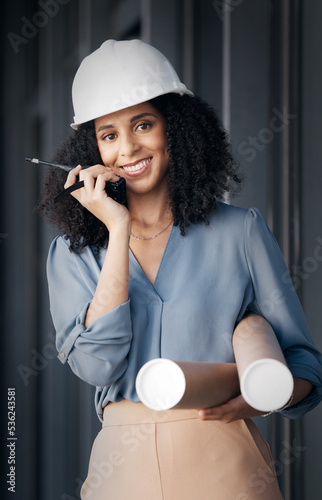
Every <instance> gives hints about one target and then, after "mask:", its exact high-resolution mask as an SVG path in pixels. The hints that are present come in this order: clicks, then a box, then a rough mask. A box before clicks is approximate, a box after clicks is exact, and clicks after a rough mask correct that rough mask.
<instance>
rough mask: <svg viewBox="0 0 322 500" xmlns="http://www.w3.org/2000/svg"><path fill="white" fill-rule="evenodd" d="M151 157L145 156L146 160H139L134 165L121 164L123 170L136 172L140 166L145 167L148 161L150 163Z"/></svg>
mask: <svg viewBox="0 0 322 500" xmlns="http://www.w3.org/2000/svg"><path fill="white" fill-rule="evenodd" d="M150 161H151V158H147V159H146V160H143V161H140V162H139V163H137V164H136V165H132V166H131V167H126V166H123V168H124V170H125V172H136V171H137V170H141V168H143V167H145V166H146V165H147V164H148V163H150Z"/></svg>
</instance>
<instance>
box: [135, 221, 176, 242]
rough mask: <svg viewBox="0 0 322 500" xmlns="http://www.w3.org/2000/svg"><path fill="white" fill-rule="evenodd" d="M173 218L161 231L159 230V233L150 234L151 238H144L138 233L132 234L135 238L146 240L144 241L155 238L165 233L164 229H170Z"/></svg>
mask: <svg viewBox="0 0 322 500" xmlns="http://www.w3.org/2000/svg"><path fill="white" fill-rule="evenodd" d="M172 222H173V221H172V220H170V222H169V224H167V225H166V226H165V227H164V228H163V229H161V231H159V232H158V233H157V234H155V235H154V236H150V237H149V238H143V237H142V236H137V235H136V234H133V233H131V236H132V238H134V239H135V240H144V241H147V240H154V238H156V237H157V236H159V235H160V234H162V233H164V231H166V230H167V229H168V227H169V226H170V225H171V224H172Z"/></svg>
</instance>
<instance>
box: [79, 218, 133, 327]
mask: <svg viewBox="0 0 322 500" xmlns="http://www.w3.org/2000/svg"><path fill="white" fill-rule="evenodd" d="M129 233H130V227H129V225H128V224H124V225H122V226H120V227H117V228H116V229H115V230H113V231H111V232H110V235H109V242H108V248H107V251H106V256H105V260H104V264H103V267H102V270H101V274H100V278H99V281H98V284H97V287H96V291H95V294H94V297H93V300H92V302H91V305H90V306H89V308H88V311H87V314H86V318H85V327H86V328H88V327H89V326H90V325H91V324H92V323H93V322H94V321H95V320H96V319H97V318H99V317H101V316H103V315H104V314H107V313H108V312H110V311H112V310H113V309H115V308H116V307H118V306H119V305H121V304H124V302H126V301H127V300H128V282H129Z"/></svg>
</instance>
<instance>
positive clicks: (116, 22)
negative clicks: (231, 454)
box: [0, 0, 322, 500]
mask: <svg viewBox="0 0 322 500" xmlns="http://www.w3.org/2000/svg"><path fill="white" fill-rule="evenodd" d="M0 9H1V10H0V15H1V35H2V43H1V75H0V84H1V97H2V99H1V116H2V120H1V134H0V137H1V143H0V144H1V171H0V175H1V178H0V206H1V218H0V266H1V269H0V272H1V300H0V303H1V320H2V321H1V322H2V341H1V369H2V377H1V384H2V387H1V398H2V400H1V405H2V406H1V460H2V462H1V469H0V470H1V476H2V478H1V479H2V480H3V485H2V491H3V492H5V495H7V496H5V498H11V496H10V495H12V493H11V492H8V487H9V484H7V483H6V481H7V480H8V476H6V474H8V473H9V464H8V457H9V454H10V449H9V448H7V442H8V440H7V438H8V431H7V426H8V409H7V392H8V388H14V389H15V403H16V413H15V427H16V437H17V440H16V441H15V443H16V444H15V460H16V464H15V465H16V488H15V491H16V493H15V494H16V497H15V498H17V499H19V500H60V499H62V500H76V499H79V491H80V486H81V483H82V482H83V480H84V479H85V477H86V471H87V465H88V460H89V453H90V449H91V445H92V442H93V439H94V437H95V435H96V433H97V432H98V430H99V428H100V423H99V421H98V419H97V417H96V415H95V413H94V405H93V397H94V388H93V387H90V386H89V385H87V384H85V383H83V382H81V381H80V380H78V379H77V378H76V376H74V375H73V374H72V372H71V370H70V369H69V368H67V367H65V366H63V365H61V364H60V363H59V361H58V360H57V359H56V351H55V347H54V329H53V326H52V323H51V319H50V315H49V306H48V299H47V284H46V275H45V264H46V257H47V251H48V247H49V244H50V242H51V240H52V238H53V237H54V236H55V234H56V233H55V230H54V229H53V228H49V227H47V226H46V225H45V223H44V222H43V220H41V218H39V216H38V215H37V214H36V213H35V212H34V206H35V205H36V204H37V201H38V198H39V192H40V189H41V182H42V173H43V171H42V168H44V167H40V166H37V165H33V164H27V163H26V162H25V161H24V157H25V156H34V157H38V158H42V159H47V160H48V159H51V157H52V155H53V152H54V151H55V149H56V147H57V145H58V144H59V143H60V141H61V140H62V138H64V137H65V136H66V134H67V133H68V132H69V123H70V122H71V121H72V117H73V111H72V103H71V84H72V80H73V76H74V74H75V71H76V69H77V68H78V65H79V63H80V61H81V60H82V59H83V57H84V56H86V55H87V54H88V53H90V52H91V51H93V50H94V49H96V48H98V47H99V45H100V44H101V43H102V42H103V41H104V40H106V39H108V38H115V39H118V40H121V39H132V38H141V39H143V40H144V41H146V42H149V43H152V44H153V45H155V46H156V47H157V48H159V49H160V50H161V51H162V52H164V53H165V55H166V56H167V57H168V58H169V59H170V61H171V62H172V63H173V65H174V67H175V68H176V69H177V71H178V73H179V75H180V77H181V79H182V80H183V81H184V82H185V84H186V85H187V86H188V88H190V89H192V90H193V91H195V93H197V94H199V95H200V96H201V97H203V98H204V99H205V100H207V101H208V102H209V103H211V104H212V105H213V106H214V107H215V108H216V109H217V110H218V112H219V114H220V115H221V116H222V119H223V121H224V124H225V127H226V128H227V130H228V131H229V132H230V135H231V140H232V144H233V149H234V153H235V157H236V159H237V160H238V161H239V162H240V163H241V165H242V167H243V170H244V172H245V176H246V179H247V182H246V187H245V189H244V191H243V193H242V195H241V196H240V197H239V198H238V199H237V200H234V204H237V205H240V206H243V207H246V208H248V207H250V206H257V207H259V208H260V210H261V211H262V213H263V214H264V216H265V218H266V220H267V223H268V224H269V226H270V228H271V229H272V231H273V232H274V234H275V235H276V238H277V239H278V241H279V244H280V246H281V248H282V251H283V254H284V257H285V259H286V262H287V264H288V266H289V269H290V271H291V275H292V277H293V280H294V285H295V287H296V290H297V293H298V294H299V297H300V300H301V302H302V304H303V307H304V310H305V312H306V315H307V319H308V322H309V325H310V327H311V330H312V335H313V337H314V340H315V342H316V344H317V346H318V347H319V348H320V349H321V348H322V335H321V330H322V316H321V306H322V196H321V194H322V167H321V164H322V140H321V136H320V130H321V126H320V118H321V105H322V96H321V89H322V60H321V48H322V29H321V19H322V2H320V1H319V0H198V1H197V0H92V1H91V0H39V1H36V0H11V1H10V2H1V4H0ZM321 420H322V406H321V405H320V406H319V407H318V408H316V409H315V410H314V411H313V412H311V413H309V414H307V415H306V416H305V417H304V418H303V419H302V420H300V421H296V422H291V421H288V420H286V419H284V418H283V417H281V416H279V415H274V416H271V417H268V418H267V419H257V421H258V422H257V423H258V424H259V426H260V428H261V430H262V432H263V433H264V435H265V436H266V438H267V439H268V440H269V442H270V445H271V448H272V452H273V456H274V461H275V466H276V471H277V475H278V479H279V481H280V484H281V488H282V490H283V492H284V495H285V498H286V500H317V499H318V498H320V495H321V493H320V491H321V487H320V476H321V463H322V434H321ZM258 481H259V483H258V484H259V486H260V484H261V485H262V486H265V478H261V479H259V480H258ZM2 498H4V496H3V494H2ZM259 498H260V495H259ZM151 500H153V499H151ZM178 500H181V499H178ZM201 500H203V499H201ZM227 500H228V499H227ZM241 500H244V499H241Z"/></svg>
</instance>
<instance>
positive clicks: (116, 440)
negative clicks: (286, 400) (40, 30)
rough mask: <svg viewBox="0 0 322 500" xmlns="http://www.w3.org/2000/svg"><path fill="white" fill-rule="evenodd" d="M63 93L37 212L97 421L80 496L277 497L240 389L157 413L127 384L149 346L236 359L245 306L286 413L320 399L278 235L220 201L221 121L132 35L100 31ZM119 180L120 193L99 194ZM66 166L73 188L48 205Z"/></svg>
mask: <svg viewBox="0 0 322 500" xmlns="http://www.w3.org/2000/svg"><path fill="white" fill-rule="evenodd" d="M73 103H74V109H75V118H74V120H75V122H74V124H72V127H73V128H74V129H76V132H75V133H74V135H72V136H71V137H70V138H68V139H67V141H66V142H65V143H64V144H63V146H62V147H61V149H60V150H59V151H58V153H57V155H56V157H55V160H56V161H58V162H61V163H65V164H70V165H75V164H78V166H77V167H76V168H75V169H73V170H72V171H71V172H70V173H69V174H68V176H67V180H66V175H65V174H64V173H61V172H56V171H51V172H50V174H49V177H48V179H47V182H46V185H45V192H44V198H43V202H42V210H43V211H44V213H45V215H47V217H48V218H49V219H50V220H51V221H52V222H54V223H55V224H56V225H57V226H58V228H59V229H60V231H61V232H62V234H64V235H65V236H64V237H58V238H56V239H55V240H54V242H53V243H52V246H51V249H50V252H49V257H48V281H49V292H50V302H51V312H52V316H53V321H54V324H55V328H56V331H57V349H58V351H59V358H60V360H61V361H62V362H63V363H64V362H66V361H68V363H69V364H70V366H71V368H72V370H73V371H74V373H76V375H78V376H79V377H80V378H82V379H83V380H85V381H86V382H88V383H90V384H93V385H95V386H96V387H97V389H96V399H95V404H96V410H97V414H98V416H99V418H100V419H101V420H102V422H103V429H102V431H101V432H100V433H99V435H98V437H97V439H96V441H95V443H94V446H93V450H92V455H91V461H90V466H89V473H88V477H87V480H86V481H85V484H84V486H83V489H82V498H83V499H84V500H85V499H95V500H103V499H113V500H118V499H122V500H124V499H131V500H133V499H134V500H136V499H137V500H138V499H140V500H145V499H147V500H151V499H153V500H158V499H165V500H177V499H181V498H185V499H187V500H190V499H191V500H192V499H196V498H202V499H215V500H227V499H239V500H245V499H255V498H256V499H257V498H258V497H259V495H260V498H262V499H267V500H268V499H277V498H281V494H280V492H279V489H278V486H277V481H276V477H275V474H274V467H273V464H272V461H271V457H270V454H269V451H268V449H267V447H266V444H265V443H264V442H263V441H262V439H261V437H260V435H259V433H258V431H257V429H256V428H255V427H254V425H253V423H252V422H251V421H250V420H249V417H253V416H256V415H260V414H261V413H260V412H258V411H256V410H254V409H253V408H251V407H250V406H248V405H247V404H246V402H245V401H244V399H243V397H242V396H241V395H239V396H238V397H236V398H233V399H231V400H230V401H228V402H227V403H225V404H223V405H221V406H218V407H215V408H210V409H199V410H196V411H190V410H172V411H171V410H170V411H168V412H163V413H162V412H161V413H159V414H157V413H154V412H151V411H150V410H148V409H147V408H145V407H143V405H142V404H141V403H140V402H139V399H138V396H137V394H136V391H135V378H136V375H137V373H138V371H139V369H140V368H141V366H142V365H143V364H144V363H145V362H147V361H149V360H150V359H153V358H158V357H165V358H170V359H174V360H194V361H212V362H230V363H233V362H234V354H233V350H232V343H231V340H232V333H233V331H234V327H235V325H236V323H239V322H240V321H241V320H242V318H243V317H244V316H245V315H247V314H248V313H249V312H253V313H257V314H259V315H260V316H263V317H264V318H266V319H267V320H268V321H269V323H270V324H271V325H272V327H273V328H274V331H275V333H276V335H277V337H278V339H279V342H280V345H281V347H282V349H283V351H284V355H285V357H286V359H287V362H288V365H289V368H290V370H291V371H292V374H293V376H294V396H293V400H292V402H290V405H291V406H290V407H288V408H287V409H286V408H285V409H284V410H283V412H285V415H287V416H290V417H291V418H295V417H298V416H301V415H303V414H304V413H305V412H306V411H308V410H310V409H312V408H313V407H314V406H316V405H317V404H318V402H319V401H320V399H321V380H322V375H321V357H320V354H319V353H318V352H317V350H316V349H315V347H314V345H313V342H312V339H311V336H310V333H309V331H308V327H307V324H306V321H305V318H304V315H303V311H302V309H301V306H300V304H299V302H298V300H297V297H296V294H295V292H294V291H293V290H292V287H290V285H289V282H290V281H289V280H285V279H284V280H283V276H285V264H284V261H283V258H282V256H281V253H280V251H279V248H278V246H277V244H276V241H275V240H274V238H273V236H272V235H271V233H270V231H269V230H268V228H267V226H266V225H265V223H264V221H263V218H262V216H261V215H260V213H259V212H258V210H256V209H250V210H248V211H247V210H244V209H240V208H236V207H232V206H228V205H226V204H225V203H222V202H220V201H218V200H219V199H220V198H222V197H223V195H224V194H225V193H229V194H230V195H233V194H235V193H236V192H237V191H238V189H239V187H240V185H241V177H240V174H239V173H238V170H237V167H236V165H235V163H234V161H233V158H232V156H231V153H230V148H229V144H228V140H227V138H226V135H225V133H224V131H223V130H222V128H221V125H220V122H219V120H218V118H217V117H216V115H215V113H214V112H213V111H212V110H211V109H210V108H209V107H208V106H207V105H206V104H205V103H204V102H202V101H201V100H200V99H199V98H197V97H195V96H193V95H192V93H191V92H190V91H189V90H187V89H186V87H185V86H184V85H183V84H182V83H181V82H180V80H179V79H178V77H177V75H176V73H175V71H174V69H173V68H172V66H171V65H170V63H169V62H168V61H167V60H166V59H165V58H164V56H163V55H162V54H160V53H159V52H158V51H157V50H156V49H154V48H153V47H151V46H149V45H147V44H144V43H143V42H141V41H138V40H132V41H122V42H115V41H113V40H109V41H107V42H105V43H104V44H103V45H102V46H101V47H100V48H99V49H98V50H97V51H95V52H94V53H93V54H91V55H90V56H88V57H87V58H85V60H84V61H83V63H82V64H81V66H80V68H79V70H78V72H77V74H76V76H75V80H74V84H73ZM82 165H83V166H84V165H86V166H88V165H90V167H89V168H86V169H83V168H82ZM120 177H122V178H124V179H125V180H126V190H127V202H126V204H125V205H121V204H119V203H117V202H116V201H114V200H113V199H111V198H110V197H108V196H107V194H106V191H105V184H106V182H108V181H112V182H115V181H117V180H118V179H119V178H120ZM78 178H79V179H80V180H83V181H84V187H82V188H80V189H77V190H75V191H73V192H72V193H71V194H66V196H62V197H61V198H60V200H58V201H57V203H56V204H53V202H52V200H53V198H54V197H55V196H56V195H57V194H59V193H60V191H61V190H62V187H63V186H64V188H65V189H67V188H70V187H71V186H73V185H74V184H75V183H76V181H77V179H78ZM243 321H247V319H244V320H243ZM262 321H264V319H263V320H262ZM262 476H264V478H265V480H264V488H262V486H263V480H262V479H261V480H260V481H258V477H261V478H262ZM259 484H260V486H261V491H259Z"/></svg>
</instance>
